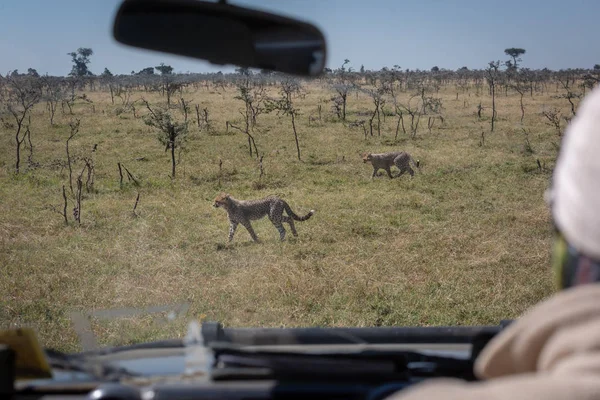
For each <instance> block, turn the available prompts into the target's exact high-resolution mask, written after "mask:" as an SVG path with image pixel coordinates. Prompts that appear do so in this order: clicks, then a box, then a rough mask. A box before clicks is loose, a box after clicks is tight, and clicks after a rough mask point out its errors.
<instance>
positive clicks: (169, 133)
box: [142, 99, 188, 178]
mask: <svg viewBox="0 0 600 400" xmlns="http://www.w3.org/2000/svg"><path fill="white" fill-rule="evenodd" d="M142 101H143V102H144V103H145V104H146V108H148V111H150V114H148V115H146V116H145V117H144V122H145V123H146V125H148V126H151V127H153V128H156V129H158V131H159V133H158V140H159V141H160V143H162V144H163V145H165V151H167V150H169V149H171V167H172V168H171V177H172V178H175V166H176V160H175V150H176V149H177V148H182V147H183V145H184V144H185V142H186V140H187V133H188V122H187V121H186V122H183V123H181V122H177V121H174V120H173V117H172V116H171V114H170V113H169V111H167V110H162V109H160V108H154V109H153V108H152V107H150V104H149V103H148V102H147V101H146V100H143V99H142Z"/></svg>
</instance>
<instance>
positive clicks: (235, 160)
mask: <svg viewBox="0 0 600 400" xmlns="http://www.w3.org/2000/svg"><path fill="white" fill-rule="evenodd" d="M88 95H89V96H90V98H91V99H93V101H94V104H95V110H96V112H95V113H92V110H91V108H90V106H88V105H83V104H81V105H79V106H77V107H76V108H75V113H76V117H77V118H80V119H81V131H80V134H79V135H78V136H77V137H76V138H75V139H74V140H72V145H71V146H72V147H71V148H72V151H73V152H74V153H75V154H77V155H90V154H91V152H90V150H91V149H92V146H93V145H94V144H95V143H97V144H98V150H97V152H96V153H94V157H95V163H96V192H94V193H90V194H87V193H86V194H85V197H84V200H83V213H82V224H81V226H76V225H75V224H71V225H70V226H64V222H63V220H62V217H61V216H60V215H59V214H57V213H55V212H53V211H50V210H49V209H48V206H49V205H60V204H61V200H62V199H61V186H62V184H64V183H66V171H65V170H63V171H62V172H61V171H60V169H57V168H51V167H50V166H49V165H50V164H51V162H52V161H53V160H56V159H62V160H64V159H65V153H64V142H65V140H66V138H67V136H68V129H69V128H68V121H69V116H68V115H64V116H63V115H60V112H59V113H58V114H59V115H58V116H57V121H58V125H57V126H56V127H50V125H49V122H48V117H47V115H45V113H44V107H43V106H42V105H40V106H38V108H37V109H36V110H35V113H34V117H33V127H32V139H33V142H34V146H35V160H36V161H37V162H39V163H41V165H42V167H40V168H37V169H34V170H30V171H28V172H26V173H22V174H20V175H18V176H15V174H14V173H13V163H14V137H13V133H12V132H11V131H10V130H7V129H6V128H2V127H0V143H2V148H1V151H0V199H1V200H0V274H1V279H0V321H1V323H0V324H1V325H2V326H10V325H14V324H17V325H33V326H34V327H35V328H36V329H37V330H38V331H39V332H40V335H41V339H42V342H43V344H44V345H46V346H52V347H55V348H59V349H63V350H77V349H78V348H79V347H78V346H79V345H78V341H77V337H76V334H75V332H74V330H73V327H72V324H71V321H70V319H69V312H70V311H72V310H80V311H82V310H99V309H109V308H121V307H145V306H152V305H163V304H178V303H188V304H189V305H190V308H189V310H188V312H187V314H186V315H185V318H183V319H178V320H176V321H175V322H173V323H170V324H169V325H160V324H157V323H156V321H153V320H152V318H150V317H149V316H146V317H137V318H125V319H118V320H115V321H108V322H107V321H102V320H93V321H92V322H93V323H92V326H93V328H94V332H95V334H96V335H97V336H98V337H99V341H100V342H101V343H102V344H120V343H129V342H136V341H141V340H150V339H159V338H164V337H175V336H180V335H181V334H183V333H184V331H185V329H184V326H183V320H184V319H185V320H189V319H191V318H200V319H204V318H207V319H211V320H218V321H222V322H224V323H225V324H226V325H228V326H307V325H317V326H381V325H456V324H496V323H497V322H498V321H499V320H500V319H504V318H513V317H516V316H518V315H519V314H520V313H521V312H523V311H524V310H525V309H526V308H528V307H529V306H531V305H532V304H534V303H536V302H538V301H539V300H541V299H542V298H544V297H545V296H547V295H549V294H550V293H551V290H552V288H551V276H550V270H549V254H550V252H549V246H550V238H551V225H550V223H549V221H550V220H549V212H548V209H547V207H546V206H545V204H544V202H543V192H544V190H545V189H546V188H547V185H548V183H549V179H550V174H551V169H552V167H553V165H554V161H555V158H556V154H557V153H556V148H555V147H554V145H553V142H554V143H558V142H559V140H558V138H557V137H556V134H555V133H554V132H553V130H552V128H551V127H549V126H547V125H545V124H544V121H543V117H542V116H540V112H541V110H542V108H543V107H545V106H558V107H562V108H563V109H564V110H565V111H566V110H567V107H565V106H566V105H568V104H563V102H564V101H563V100H560V99H554V98H552V97H551V96H550V95H543V96H542V95H536V96H535V98H534V99H532V98H528V97H527V98H526V100H525V101H526V109H527V111H526V116H525V126H526V127H527V129H528V130H530V131H531V134H530V135H529V136H530V138H529V140H530V143H531V146H532V148H533V151H534V153H533V154H531V153H530V152H527V151H525V150H524V143H525V141H524V136H523V133H522V130H521V127H520V125H519V122H518V121H519V117H520V110H519V105H518V97H517V96H513V95H509V96H508V97H505V96H504V95H501V96H499V97H498V115H499V121H498V124H497V129H496V131H495V132H494V133H487V135H486V139H485V144H484V145H483V146H480V137H481V132H482V131H485V132H488V130H489V120H484V121H478V119H477V116H476V112H475V111H476V106H477V104H478V103H479V101H482V102H483V103H484V105H486V104H488V103H490V99H489V98H488V97H487V95H485V96H482V97H481V98H477V97H476V96H475V94H474V93H472V94H471V95H470V96H469V95H462V94H461V95H460V96H459V99H458V100H456V98H455V96H456V94H455V91H454V89H453V88H447V89H443V90H442V92H441V96H442V97H443V99H444V106H445V108H446V111H445V115H446V123H445V125H443V126H440V125H439V124H438V125H437V126H436V127H434V128H433V131H432V133H431V134H429V133H428V132H427V129H426V123H427V121H426V120H425V121H422V124H421V127H423V128H424V129H421V131H420V133H419V134H418V137H417V138H416V139H414V140H413V139H409V138H407V137H406V136H405V135H402V134H401V135H400V137H399V140H398V141H397V142H396V143H394V141H393V136H394V132H393V131H394V129H395V123H396V121H395V119H394V118H392V117H388V118H387V119H386V122H385V125H384V129H383V134H382V136H381V137H373V138H369V139H368V140H364V139H363V134H362V130H361V129H360V128H358V129H348V128H346V127H345V126H344V125H343V124H342V123H340V122H335V121H333V120H332V117H331V116H330V115H328V111H329V110H326V109H327V107H328V106H326V105H325V106H323V109H324V114H327V115H328V116H327V122H326V121H323V122H321V123H319V124H317V125H315V124H311V125H312V126H309V125H308V117H309V115H311V114H314V113H316V107H317V104H318V102H319V101H320V100H321V99H325V98H327V97H328V92H327V91H326V90H325V89H323V88H322V87H321V86H320V85H319V84H317V83H313V84H311V85H309V87H308V96H307V97H306V98H305V99H304V100H302V101H300V102H299V103H298V104H299V106H300V109H301V111H302V113H303V115H302V116H301V117H300V119H299V124H298V131H299V134H300V140H301V148H302V154H303V162H299V161H297V160H296V156H295V145H294V139H293V134H292V131H291V127H290V123H289V121H288V120H287V119H285V118H278V117H276V116H275V115H261V116H260V117H259V129H260V132H259V133H257V134H256V141H257V144H258V147H259V150H260V151H261V152H262V153H264V154H265V158H264V166H265V172H266V176H265V177H264V181H263V182H262V184H261V185H257V181H258V175H259V172H258V168H257V163H256V160H255V159H253V158H250V157H249V156H248V152H247V142H246V139H245V137H244V136H243V135H242V134H240V133H231V132H230V133H226V132H225V121H226V120H231V121H234V120H236V119H238V120H239V118H238V113H237V110H238V109H239V108H240V102H239V101H236V100H234V99H233V97H234V92H233V91H232V90H231V89H230V90H229V91H227V92H225V93H216V92H208V91H206V90H205V89H200V90H198V91H196V92H188V93H186V94H185V96H184V97H185V98H186V100H189V101H191V103H194V104H200V105H201V106H202V107H208V108H209V110H210V115H211V118H212V120H213V123H214V126H215V127H216V132H215V134H212V135H208V134H206V133H204V132H203V133H199V132H198V131H197V128H195V127H194V128H193V129H192V134H191V138H190V141H189V143H188V146H187V148H186V150H185V152H184V153H183V154H182V160H181V163H180V165H179V166H178V174H179V175H178V177H177V179H175V180H171V179H170V178H169V172H170V164H169V162H170V160H169V158H168V153H165V152H164V148H162V147H161V145H160V144H159V143H158V141H157V139H156V133H155V132H153V131H152V129H151V128H150V127H148V126H146V125H144V124H143V122H142V121H141V119H135V118H133V116H132V115H131V113H125V114H121V115H120V116H116V115H115V109H116V108H117V106H112V105H111V104H110V98H109V96H108V94H106V93H102V92H91V93H88ZM140 95H141V93H136V94H135V95H134V97H133V98H138V97H139V96H140ZM144 96H145V97H146V98H149V99H150V100H151V101H152V102H158V101H164V100H163V99H161V98H159V97H158V96H157V95H151V96H148V95H147V94H144ZM464 100H467V101H468V102H469V106H468V107H466V108H465V107H464ZM370 107H371V104H370V102H369V101H368V99H367V98H366V97H362V96H359V97H358V98H357V97H356V96H355V95H354V94H353V95H352V96H351V97H350V98H349V119H350V120H352V119H354V118H355V115H354V113H355V112H356V111H358V110H368V109H369V108H370ZM175 113H176V114H177V113H178V112H177V111H175ZM484 114H485V115H488V116H489V110H486V112H484ZM324 116H325V115H324ZM398 149H402V150H407V151H409V152H410V153H411V154H413V155H414V157H415V158H418V159H420V160H421V163H422V171H421V173H420V174H417V175H416V177H415V178H414V179H413V180H410V179H409V178H408V177H407V176H403V177H401V178H400V179H394V180H391V181H390V180H389V179H388V178H387V177H384V176H381V177H378V178H377V179H375V180H374V181H371V180H370V179H369V178H370V174H371V169H370V166H369V165H364V164H363V163H362V162H361V159H360V157H359V153H361V152H363V151H367V150H369V151H373V152H379V151H390V150H398ZM142 157H143V158H144V159H143V160H142V161H140V160H138V159H140V158H142ZM219 158H221V159H222V160H223V176H222V184H221V187H219V186H218V160H219ZM536 159H539V160H540V161H541V162H542V163H543V164H545V166H546V170H542V171H540V170H538V168H537V163H536ZM117 162H122V163H124V165H125V166H127V167H128V168H129V169H130V170H131V171H132V172H133V173H134V174H135V175H136V176H137V177H139V179H140V181H141V182H142V185H141V187H140V188H139V189H138V188H136V187H135V186H133V185H131V184H129V183H127V184H126V185H125V187H123V188H120V187H119V177H118V169H117ZM80 168H81V164H78V169H80ZM382 173H383V171H382ZM259 187H262V188H261V189H260V190H257V189H256V188H259ZM138 190H139V193H140V194H141V195H140V204H139V205H138V214H139V216H138V217H137V218H135V217H133V216H132V212H131V210H132V208H133V204H134V202H135V198H136V195H137V193H138ZM221 190H223V191H227V192H230V193H231V194H233V195H234V196H235V197H237V198H240V199H247V198H257V197H260V196H264V195H267V194H279V195H281V196H283V197H284V198H285V199H286V200H287V201H288V202H289V203H290V205H291V206H292V208H293V209H294V210H295V211H296V212H297V213H305V212H307V211H308V210H309V209H311V208H314V209H316V211H317V212H316V214H315V216H314V217H313V218H312V219H311V220H309V221H307V222H303V223H297V229H298V231H299V237H298V238H290V240H289V241H287V242H284V243H279V242H278V234H277V231H276V229H275V228H274V227H273V226H272V225H271V224H270V223H269V222H268V220H266V219H265V220H262V221H259V222H255V223H254V227H255V230H256V231H257V233H258V235H259V237H261V238H262V241H263V242H262V243H261V244H254V243H251V242H250V237H249V235H248V233H247V232H246V231H245V230H244V229H243V228H241V229H238V232H237V234H236V238H235V241H234V244H233V245H230V246H226V239H227V230H228V222H227V218H226V214H225V212H223V211H222V210H220V209H213V208H212V207H211V204H212V203H211V200H212V199H213V198H214V197H215V195H216V194H217V193H218V192H219V191H221ZM71 207H72V206H71Z"/></svg>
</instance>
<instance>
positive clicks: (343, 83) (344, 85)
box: [331, 59, 353, 121]
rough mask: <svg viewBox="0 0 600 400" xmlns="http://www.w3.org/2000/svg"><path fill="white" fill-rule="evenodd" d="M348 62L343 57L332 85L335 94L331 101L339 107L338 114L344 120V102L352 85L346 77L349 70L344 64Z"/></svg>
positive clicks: (348, 61)
mask: <svg viewBox="0 0 600 400" xmlns="http://www.w3.org/2000/svg"><path fill="white" fill-rule="evenodd" d="M348 63H350V60H348V59H345V60H344V63H343V64H342V66H341V67H340V68H339V69H338V70H336V71H335V78H334V83H333V85H332V86H333V89H334V90H335V91H336V93H337V96H334V97H333V98H332V99H331V101H332V102H333V103H334V107H337V108H338V109H339V112H338V115H339V117H340V118H341V120H342V121H345V120H346V103H347V99H348V92H349V91H350V90H351V89H352V87H353V85H352V84H351V82H350V81H349V78H348V72H349V71H348V70H346V64H348ZM336 104H337V106H336Z"/></svg>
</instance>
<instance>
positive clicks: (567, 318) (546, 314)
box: [389, 284, 600, 400]
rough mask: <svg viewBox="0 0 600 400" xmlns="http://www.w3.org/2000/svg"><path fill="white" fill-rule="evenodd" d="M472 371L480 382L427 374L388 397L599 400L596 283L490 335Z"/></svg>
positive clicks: (546, 303)
mask: <svg viewBox="0 0 600 400" xmlns="http://www.w3.org/2000/svg"><path fill="white" fill-rule="evenodd" d="M475 374H476V375H477V377H479V378H480V379H483V381H480V382H464V381H461V380H458V379H432V380H430V381H429V382H424V383H421V384H418V385H414V386H413V387H411V388H409V389H407V390H404V391H401V392H397V393H396V394H394V395H391V396H390V397H389V399H390V400H391V399H393V400H417V399H419V400H420V399H439V400H450V399H461V400H469V399H510V400H513V399H514V400H519V399H547V400H559V399H571V400H578V399H586V400H587V399H600V284H590V285H583V286H579V287H576V288H572V289H568V290H564V291H561V292H560V293H558V294H557V295H555V296H553V297H552V298H550V299H548V300H546V301H544V302H542V303H540V304H538V305H536V306H535V307H534V308H532V309H531V310H530V311H528V312H527V313H526V314H525V315H523V316H522V317H521V318H519V319H518V320H516V321H515V322H513V323H512V324H511V325H509V326H508V327H507V328H506V329H505V330H504V331H503V332H502V333H501V334H499V335H498V336H496V337H495V338H494V339H492V341H491V342H490V343H489V344H488V345H487V347H486V348H485V349H484V350H483V351H482V353H481V354H480V356H479V357H478V358H477V360H476V362H475Z"/></svg>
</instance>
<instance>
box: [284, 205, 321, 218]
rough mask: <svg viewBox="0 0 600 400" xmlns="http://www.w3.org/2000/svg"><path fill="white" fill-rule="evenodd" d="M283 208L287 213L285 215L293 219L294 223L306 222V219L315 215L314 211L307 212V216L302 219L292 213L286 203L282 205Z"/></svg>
mask: <svg viewBox="0 0 600 400" xmlns="http://www.w3.org/2000/svg"><path fill="white" fill-rule="evenodd" d="M284 208H285V212H287V214H288V215H289V216H290V217H292V218H293V219H295V220H296V221H306V220H307V219H309V218H310V217H312V215H313V214H314V213H315V210H310V211H309V212H308V214H306V215H305V216H303V217H300V216H298V215H296V213H295V212H293V211H292V208H291V207H290V206H289V205H288V204H287V203H284Z"/></svg>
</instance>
